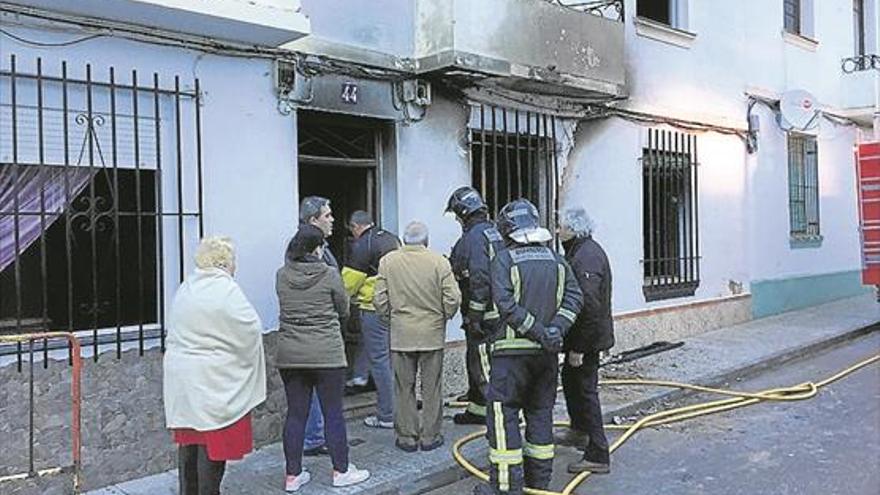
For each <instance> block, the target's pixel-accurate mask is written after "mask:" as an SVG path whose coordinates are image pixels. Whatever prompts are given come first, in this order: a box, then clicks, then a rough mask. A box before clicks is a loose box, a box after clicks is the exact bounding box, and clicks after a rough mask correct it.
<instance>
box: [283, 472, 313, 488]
mask: <svg viewBox="0 0 880 495" xmlns="http://www.w3.org/2000/svg"><path fill="white" fill-rule="evenodd" d="M311 479H312V475H311V474H309V472H308V471H306V470H305V469H303V470H302V472H300V473H299V475H292V474H288V475H287V476H286V477H285V478H284V491H286V492H290V493H292V492H297V491H299V489H300V488H302V487H303V485H305V484H306V483H308V482H309V480H311Z"/></svg>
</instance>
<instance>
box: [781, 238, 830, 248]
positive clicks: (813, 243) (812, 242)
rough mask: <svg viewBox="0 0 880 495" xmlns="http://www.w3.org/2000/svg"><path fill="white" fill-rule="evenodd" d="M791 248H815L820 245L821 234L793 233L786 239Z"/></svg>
mask: <svg viewBox="0 0 880 495" xmlns="http://www.w3.org/2000/svg"><path fill="white" fill-rule="evenodd" d="M788 245H789V246H790V247H791V249H815V248H820V247H822V236H821V235H793V236H791V237H790V238H789V239H788Z"/></svg>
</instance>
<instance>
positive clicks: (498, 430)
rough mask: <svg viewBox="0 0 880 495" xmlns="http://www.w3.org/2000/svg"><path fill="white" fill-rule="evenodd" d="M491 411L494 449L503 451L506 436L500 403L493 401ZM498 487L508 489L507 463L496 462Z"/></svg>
mask: <svg viewBox="0 0 880 495" xmlns="http://www.w3.org/2000/svg"><path fill="white" fill-rule="evenodd" d="M492 411H493V412H494V416H495V447H496V449H495V450H498V451H502V452H503V451H505V450H507V436H506V434H505V432H504V414H503V413H502V412H501V403H500V402H493V403H492ZM490 453H491V452H490ZM498 489H499V490H501V491H502V492H506V491H508V490H510V470H509V469H508V464H507V463H499V464H498Z"/></svg>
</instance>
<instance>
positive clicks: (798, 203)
mask: <svg viewBox="0 0 880 495" xmlns="http://www.w3.org/2000/svg"><path fill="white" fill-rule="evenodd" d="M818 163H819V160H818V150H817V146H816V138H815V137H812V136H805V135H803V134H794V133H791V134H789V135H788V211H789V224H790V227H791V228H790V230H791V236H792V237H817V236H819V167H818Z"/></svg>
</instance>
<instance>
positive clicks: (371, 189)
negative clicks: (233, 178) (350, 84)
mask: <svg viewBox="0 0 880 495" xmlns="http://www.w3.org/2000/svg"><path fill="white" fill-rule="evenodd" d="M380 126H381V121H378V120H374V119H367V118H359V117H350V116H346V115H336V114H329V113H324V112H313V111H301V112H299V113H298V126H297V132H298V142H299V146H298V156H299V160H298V161H299V197H300V199H302V198H304V197H306V196H323V197H325V198H328V199H329V200H330V206H331V207H332V208H333V216H334V217H335V219H336V222H335V223H334V226H333V235H332V236H331V237H330V239H329V242H330V248H331V249H332V250H333V254H334V255H336V257H337V258H338V259H339V261H340V263H344V262H345V261H346V260H347V259H348V251H349V244H350V243H351V238H350V234H349V232H348V229H347V224H348V218H349V217H350V216H351V214H352V213H353V212H354V211H355V210H365V211H367V212H369V213H370V214H372V216H373V219H374V221H375V222H376V224H377V225H381V212H380V211H379V206H378V205H379V198H380V187H381V184H380V182H379V180H378V177H379V169H380V156H381V152H380V149H381V142H380V139H379V136H380V129H381V127H380Z"/></svg>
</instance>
